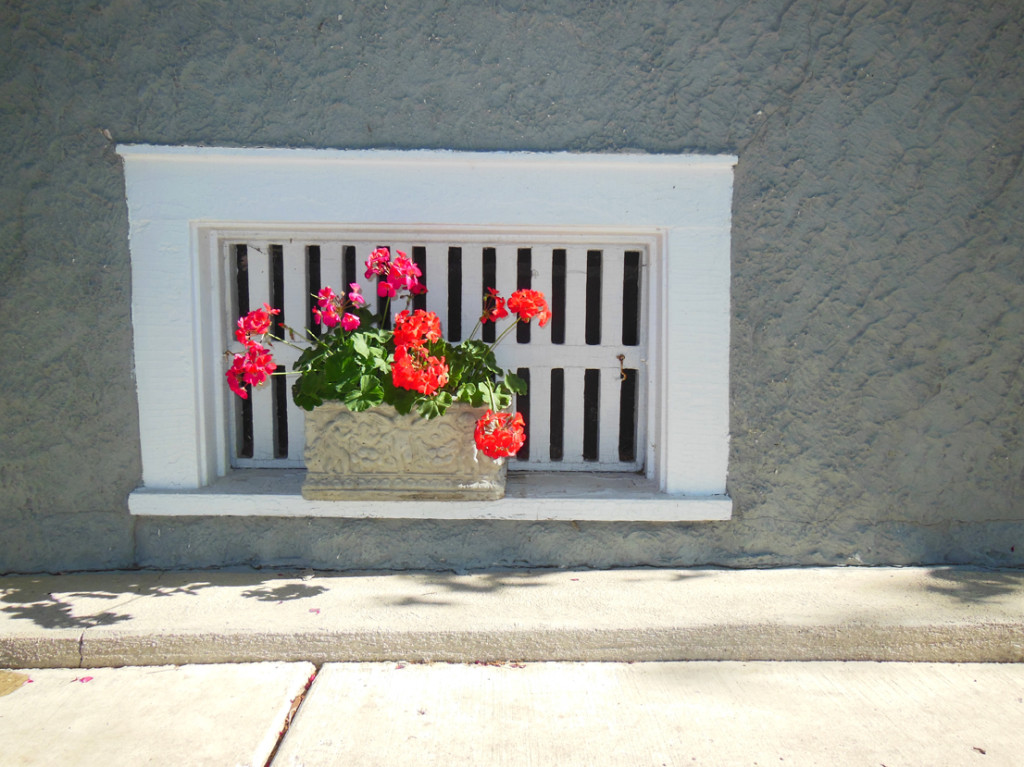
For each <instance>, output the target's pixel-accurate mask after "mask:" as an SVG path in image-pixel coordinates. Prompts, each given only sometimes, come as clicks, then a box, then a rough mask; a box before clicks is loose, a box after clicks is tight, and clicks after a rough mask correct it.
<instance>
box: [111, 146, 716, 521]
mask: <svg viewBox="0 0 1024 767" xmlns="http://www.w3.org/2000/svg"><path fill="white" fill-rule="evenodd" d="M118 153H119V154H120V155H121V157H122V158H123V160H124V165H125V181H126V195H127V201H128V211H129V225H130V235H129V238H130V243H129V244H130V248H131V259H132V288H133V292H132V321H133V329H134V339H135V364H136V375H137V382H138V400H139V421H140V440H141V446H142V461H143V486H142V487H141V488H139V489H137V490H136V491H134V492H133V493H132V494H131V496H130V498H129V508H130V510H131V512H132V513H133V514H148V515H189V516H214V515H235V516H239V515H241V516H256V515H262V516H342V517H397V518H448V519H531V520H533V519H569V520H607V521H613V520H632V521H673V520H712V519H728V518H729V517H730V516H731V513H732V501H731V500H730V499H729V497H728V496H727V495H726V494H725V486H726V472H727V462H728V448H729V431H728V427H729V412H728V392H729V311H730V306H729V258H730V227H731V206H732V178H733V167H734V165H735V163H736V158H735V157H733V156H704V155H582V154H567V153H557V154H537V153H466V152H441V151H412V152H403V151H335V150H299V149H219V148H209V147H164V146H140V145H131V146H120V147H118ZM370 243H375V244H389V245H391V246H392V247H395V248H399V249H402V250H406V251H408V252H412V251H413V250H414V249H415V250H416V252H417V255H418V257H420V258H422V259H423V263H424V264H426V271H427V277H426V279H427V286H428V289H429V290H430V292H429V293H428V300H429V302H430V303H428V308H430V309H433V310H434V311H437V312H438V313H439V314H441V315H442V317H445V316H446V315H445V313H444V312H446V311H447V302H448V301H449V300H451V298H452V295H453V294H454V293H455V292H456V291H457V290H459V288H458V286H457V285H454V286H453V285H449V284H448V281H447V280H448V278H447V274H448V272H447V271H446V269H445V266H446V265H447V264H448V263H449V261H448V260H447V259H449V257H450V255H451V254H452V253H454V252H456V251H458V253H459V254H460V258H461V259H462V260H461V261H459V263H460V264H461V266H460V267H459V268H460V269H461V270H462V271H461V275H462V277H461V278H460V279H461V295H462V296H463V297H465V299H466V300H465V301H463V303H462V305H463V307H464V308H463V310H462V311H463V314H464V316H465V317H466V318H467V319H466V320H465V322H464V323H463V324H465V323H467V322H468V321H469V318H471V317H472V315H473V314H474V313H478V309H475V308H473V307H472V296H473V295H479V289H478V288H477V286H476V282H477V281H478V280H479V279H480V273H481V269H484V270H486V269H488V268H490V269H491V270H493V271H494V272H495V279H496V280H497V282H498V283H499V284H498V288H499V290H502V292H503V293H505V294H506V295H507V293H508V292H511V290H513V289H515V280H516V276H515V275H516V269H517V268H518V269H520V270H521V269H523V260H522V259H523V254H524V253H525V254H526V259H527V261H526V269H527V270H528V271H529V272H530V273H532V279H533V282H532V285H533V287H535V288H538V289H542V290H545V292H548V291H549V290H550V289H552V288H553V287H555V286H557V285H559V284H561V285H562V286H563V288H562V292H563V294H564V296H565V297H564V301H565V304H566V305H565V308H564V311H565V315H566V321H565V327H564V330H563V331H561V332H562V334H563V336H562V338H561V340H560V341H558V340H557V339H556V340H554V341H553V340H552V339H551V338H550V337H548V336H546V335H545V333H544V331H538V329H537V328H533V330H532V332H531V339H530V342H529V343H527V344H520V343H511V344H510V343H508V339H506V342H505V343H503V344H502V345H501V346H499V347H498V351H499V353H500V355H501V362H502V364H504V365H506V366H508V367H525V368H527V369H529V370H530V374H531V400H530V403H529V408H530V413H531V419H532V421H533V422H534V424H533V425H534V426H536V429H534V428H531V430H530V433H531V435H535V436H532V437H531V446H530V454H529V456H528V457H527V458H526V459H525V460H523V461H512V462H511V463H510V468H511V469H512V471H511V473H510V475H509V482H508V490H507V496H506V498H505V499H503V500H500V501H491V502H464V503H431V502H375V503H367V502H353V503H348V502H327V501H321V502H317V501H307V500H304V499H303V498H302V497H301V495H300V493H299V487H300V484H301V479H302V462H301V449H300V444H301V418H302V415H301V413H302V411H301V410H298V409H297V408H293V407H292V408H290V409H289V410H288V412H287V413H284V412H282V414H281V415H280V418H282V419H283V420H280V421H279V423H280V424H281V429H285V430H286V431H287V432H288V434H290V436H288V437H282V438H281V439H280V440H277V442H276V443H275V444H276V445H277V447H273V446H271V447H268V446H267V445H266V444H265V440H266V437H264V442H259V439H257V445H256V446H255V448H252V447H246V448H245V449H240V448H239V444H240V440H239V433H238V432H239V426H238V423H239V421H238V414H237V412H236V402H235V398H234V397H233V396H232V395H231V394H230V392H229V391H228V389H227V387H226V385H225V383H224V371H225V370H226V364H227V363H226V362H225V360H224V356H223V352H224V351H225V350H226V349H228V348H229V347H230V346H231V330H232V328H233V323H234V316H233V314H234V313H235V312H236V311H237V295H235V294H234V293H233V290H234V289H235V287H234V286H235V284H236V282H237V275H236V274H235V273H234V272H233V270H234V269H235V268H236V261H237V256H238V253H239V250H238V249H239V247H241V248H244V249H245V250H244V251H242V252H244V253H245V252H248V253H251V254H252V261H253V263H254V264H256V266H254V267H253V271H254V273H255V274H256V275H257V277H255V278H253V277H251V276H250V277H249V278H248V279H250V280H254V282H253V283H252V284H253V285H256V286H257V287H255V288H254V289H253V290H252V291H251V293H252V294H251V295H250V297H249V302H250V305H252V306H258V305H259V304H260V303H262V301H263V300H266V299H268V298H269V297H270V294H269V292H268V293H266V294H265V296H264V293H263V292H261V291H263V287H261V286H263V285H264V284H265V283H266V280H265V278H264V277H263V276H261V275H263V274H264V272H263V271H260V270H264V271H265V270H268V269H271V268H272V265H271V264H270V262H269V261H268V263H267V264H263V265H259V264H260V259H261V258H262V257H264V256H266V257H267V258H268V259H278V265H277V268H278V269H282V268H283V269H284V270H285V272H288V273H290V274H291V275H292V276H291V277H290V278H289V279H291V280H292V283H291V284H292V285H293V287H292V288H290V293H289V294H286V295H285V296H284V298H283V300H285V301H288V302H290V303H291V304H292V305H294V306H299V305H300V303H301V294H302V290H301V289H300V288H296V287H294V286H295V285H298V286H302V285H303V280H306V279H308V273H307V272H305V271H304V270H305V269H307V268H308V267H309V264H310V263H314V261H311V260H310V258H311V254H315V263H316V267H315V268H316V269H318V270H320V274H321V282H323V283H326V284H332V280H333V284H335V285H340V284H341V279H342V278H343V275H344V274H345V272H344V271H343V270H344V268H345V267H344V260H345V258H346V253H351V252H352V251H353V250H354V251H355V252H356V258H357V259H358V264H359V265H360V267H361V263H362V260H363V259H365V257H366V255H367V254H366V253H365V252H363V250H365V249H366V247H368V246H369V244H370ZM250 249H251V251H250ZM347 257H348V258H349V260H350V261H351V258H352V256H351V255H348V256H347ZM481 259H482V261H481ZM488 259H490V261H488ZM247 261H248V259H247ZM514 262H515V263H514ZM481 263H482V264H483V266H481ZM488 263H490V266H489V267H488ZM560 264H561V266H560ZM595 264H596V266H595ZM282 265H283V266H282ZM348 268H349V272H348V273H351V265H350V266H349V267H348ZM332 270H333V271H332ZM595 270H596V271H595ZM335 272H337V274H335ZM357 272H358V277H359V278H362V269H361V268H358V269H357ZM624 273H625V274H626V275H627V276H626V278H625V285H626V288H625V289H624V290H625V292H626V293H627V294H628V293H630V288H629V285H630V284H633V285H635V288H634V289H633V290H634V292H635V294H636V295H635V300H634V301H633V302H632V303H630V301H628V300H627V301H626V302H625V304H624V303H623V300H622V291H621V290H620V288H621V286H622V285H623V279H624V278H623V274H624ZM594 274H597V275H598V278H597V279H598V282H599V283H601V284H602V285H603V289H604V291H605V292H604V293H600V292H597V293H593V294H592V295H591V297H590V298H589V299H587V298H581V297H580V286H585V285H586V282H587V280H588V279H594V277H593V275H594ZM630 275H632V276H630ZM630 280H633V283H631V282H630ZM267 290H269V288H268V289H267ZM615 291H619V292H617V293H616V292H615ZM556 292H557V289H556ZM609 295H610V296H611V297H610V298H609ZM289 296H290V297H289ZM549 298H550V294H549ZM588 302H589V303H590V304H591V306H590V308H589V312H590V314H591V316H592V317H594V318H596V319H595V322H596V325H595V326H594V327H597V328H598V330H596V331H593V332H596V333H597V335H596V336H594V337H593V338H591V337H590V335H592V331H588V330H587V329H586V328H584V323H585V320H584V317H585V316H587V312H588V309H587V306H586V304H587V303H588ZM442 304H443V305H442ZM624 307H625V308H624ZM286 311H287V310H286ZM299 311H301V310H299ZM624 311H625V313H626V314H630V313H633V312H635V318H634V319H635V323H636V325H635V327H636V331H635V337H633V338H632V339H627V338H625V335H621V334H620V333H619V328H620V326H622V323H623V318H622V314H623V312H624ZM581 312H582V314H581ZM296 313H298V312H297V311H293V313H292V314H293V316H294V315H295V314H296ZM455 313H456V314H458V311H457V310H456V312H455ZM289 324H294V320H292V321H290V323H289ZM464 332H468V329H467V330H466V331H464ZM626 335H628V334H626ZM620 356H621V359H619V357H620ZM552 371H556V373H555V374H552ZM623 371H625V373H624V372H623ZM623 375H627V377H630V376H631V377H632V384H631V387H632V388H631V389H630V392H629V394H628V397H627V395H625V394H623V395H622V402H623V403H627V401H628V405H627V404H623V405H622V411H623V412H625V411H627V410H628V411H629V414H630V415H629V416H628V417H627V416H621V414H620V412H619V411H618V410H616V411H615V412H614V413H612V412H611V410H608V411H607V412H605V411H604V410H602V411H601V414H600V415H598V416H593V415H592V412H593V410H594V409H593V408H586V409H585V408H584V407H583V405H582V403H583V396H582V391H583V389H582V388H581V387H583V386H584V385H585V386H587V387H588V388H587V391H588V392H589V394H587V396H588V397H592V398H596V399H595V400H594V401H595V402H596V401H600V402H601V403H611V402H613V401H614V400H615V399H616V398H617V397H619V394H620V391H621V389H620V384H619V381H620V380H621V377H622V376H623ZM556 390H557V391H560V392H561V394H560V395H552V392H553V391H556ZM558 396H560V397H561V402H562V404H561V405H560V406H558V405H556V408H557V407H560V408H561V409H560V410H559V411H558V415H559V419H553V418H551V409H550V405H551V403H552V402H555V401H556V400H557V399H558ZM259 397H260V398H262V400H261V401H262V402H263V406H264V407H269V405H267V404H266V403H267V402H269V398H271V397H272V394H271V393H270V392H269V390H268V391H266V392H262V393H260V394H259ZM257 404H258V403H257V402H256V398H254V408H255V409H257V412H260V411H259V410H258V408H257ZM603 407H604V405H603V404H602V408H603ZM585 411H586V412H587V413H591V415H585ZM267 412H269V410H268V411H267ZM268 418H269V416H267V417H262V416H260V415H257V416H256V417H255V423H256V427H255V428H256V432H257V433H259V432H260V430H261V429H262V432H263V433H264V434H267V433H269V431H272V429H269V427H268V426H267V423H268V420H267V419H268ZM588 418H590V419H593V418H597V420H598V421H599V425H598V426H595V425H594V424H593V423H589V424H587V423H585V422H586V420H587V419H588ZM630 419H632V420H630ZM556 420H560V421H561V426H556V425H555V421H556ZM275 423H278V422H277V421H275ZM260 424H262V426H261V425H260ZM285 424H286V425H285ZM585 426H586V428H585ZM549 427H550V428H549ZM250 428H251V427H250ZM588 430H589V433H590V434H591V435H592V436H591V437H584V436H583V434H584V432H585V431H588ZM613 432H614V433H615V434H614V436H612V434H613ZM598 433H599V435H598ZM631 440H632V442H631ZM250 441H251V440H250ZM555 441H557V442H558V451H557V452H556V450H555V449H554V447H552V444H553V443H554V442H555ZM585 442H587V444H585ZM623 445H625V448H624V447H623ZM553 456H554V457H553Z"/></svg>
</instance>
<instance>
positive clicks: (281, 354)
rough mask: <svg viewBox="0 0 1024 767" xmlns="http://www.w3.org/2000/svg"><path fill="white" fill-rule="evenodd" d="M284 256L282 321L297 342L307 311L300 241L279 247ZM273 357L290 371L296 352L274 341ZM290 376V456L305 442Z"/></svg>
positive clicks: (302, 418) (306, 283)
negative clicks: (294, 335) (292, 330)
mask: <svg viewBox="0 0 1024 767" xmlns="http://www.w3.org/2000/svg"><path fill="white" fill-rule="evenodd" d="M283 256H284V316H285V322H286V323H287V324H288V325H289V326H290V327H291V328H293V329H294V330H295V332H296V334H297V335H298V338H296V339H295V341H296V342H297V343H304V342H305V341H306V336H305V328H306V319H307V314H308V309H307V307H308V306H309V302H308V300H307V293H308V290H309V280H308V278H307V275H306V246H305V245H304V244H303V243H300V242H288V243H285V244H284V247H283ZM274 356H275V358H276V359H277V361H278V364H280V365H284V366H285V369H286V370H291V369H292V366H293V365H294V364H295V360H296V359H297V358H298V356H299V352H298V350H297V349H295V348H294V347H292V346H288V345H287V344H278V345H277V346H276V348H275V355H274ZM294 380H295V379H294V377H292V376H288V377H286V379H285V381H286V384H285V385H286V388H287V389H288V397H287V398H286V402H287V407H286V412H287V421H288V457H289V458H291V459H295V458H300V457H301V456H302V452H303V448H304V445H305V441H306V440H305V433H304V428H305V415H304V412H305V411H303V410H302V408H300V407H298V406H297V405H296V404H295V403H294V402H292V398H291V384H292V382H293V381H294Z"/></svg>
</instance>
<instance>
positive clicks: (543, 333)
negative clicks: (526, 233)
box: [530, 245, 554, 347]
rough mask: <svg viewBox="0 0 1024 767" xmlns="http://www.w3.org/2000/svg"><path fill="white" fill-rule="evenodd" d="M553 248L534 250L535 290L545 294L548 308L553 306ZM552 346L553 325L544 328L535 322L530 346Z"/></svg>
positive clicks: (543, 247)
mask: <svg viewBox="0 0 1024 767" xmlns="http://www.w3.org/2000/svg"><path fill="white" fill-rule="evenodd" d="M553 250H554V247H553V246H550V245H544V246H538V247H536V248H534V249H533V263H532V266H533V289H534V290H539V291H540V292H541V293H543V294H544V298H545V300H546V301H547V302H548V306H549V307H550V306H551V253H552V251H553ZM537 345H540V346H545V347H546V346H550V345H551V324H550V323H549V324H548V325H546V326H545V327H543V328H540V327H539V326H538V323H537V321H536V320H534V327H533V330H532V331H531V333H530V346H537Z"/></svg>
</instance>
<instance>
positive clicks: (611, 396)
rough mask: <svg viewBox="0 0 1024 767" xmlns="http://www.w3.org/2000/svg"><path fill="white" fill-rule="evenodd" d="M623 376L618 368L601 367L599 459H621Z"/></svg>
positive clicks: (609, 460)
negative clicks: (620, 434)
mask: <svg viewBox="0 0 1024 767" xmlns="http://www.w3.org/2000/svg"><path fill="white" fill-rule="evenodd" d="M621 382H622V376H621V374H620V373H619V371H618V369H617V368H611V369H609V368H602V369H601V386H600V395H599V396H600V402H599V405H600V408H599V412H600V413H601V420H600V425H599V426H598V431H597V434H598V460H599V461H600V462H601V463H606V464H614V463H618V461H619V404H620V398H621V397H620V395H621V392H622V383H621Z"/></svg>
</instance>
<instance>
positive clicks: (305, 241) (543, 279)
mask: <svg viewBox="0 0 1024 767" xmlns="http://www.w3.org/2000/svg"><path fill="white" fill-rule="evenodd" d="M380 246H387V247H390V248H391V249H392V250H393V251H394V250H402V251H405V252H406V253H408V254H409V256H410V257H412V258H413V260H414V261H416V263H417V264H418V265H419V267H420V269H421V270H422V271H423V274H424V276H423V281H424V282H425V283H426V285H427V289H428V292H427V294H426V295H425V296H418V297H416V298H415V299H414V300H415V303H414V304H413V306H414V307H415V308H423V309H427V310H430V311H433V312H436V313H437V314H438V316H440V317H441V322H442V330H443V331H444V334H445V337H446V338H448V339H449V340H451V341H453V342H457V341H460V340H463V339H464V338H466V337H467V336H468V335H469V334H470V333H471V332H473V329H474V327H475V326H476V325H477V320H478V318H479V316H480V307H481V296H482V294H483V291H484V289H485V288H486V287H488V286H493V287H496V288H497V289H498V290H499V291H500V292H501V293H502V295H504V296H506V297H507V296H508V295H509V294H511V293H512V291H514V290H516V289H517V288H524V287H529V288H533V289H535V290H540V291H542V292H543V293H544V294H545V295H546V296H547V297H548V301H549V304H550V306H551V308H552V310H553V314H554V316H553V319H552V321H551V322H550V323H549V324H548V325H547V326H546V327H544V328H540V327H538V326H537V323H536V322H534V323H532V324H531V325H530V326H520V327H519V328H518V329H517V330H516V331H513V332H512V333H511V334H510V335H509V336H507V337H506V338H505V339H504V340H503V341H502V343H501V344H499V345H498V347H497V349H496V354H497V357H498V360H499V364H501V365H502V366H503V367H505V368H509V369H512V370H515V371H516V372H517V373H518V374H519V375H520V376H522V377H523V378H525V379H527V381H528V382H529V394H528V395H527V396H524V397H519V398H517V402H516V404H515V406H516V409H517V410H519V411H520V412H522V413H523V416H524V418H525V419H526V422H527V443H526V445H525V446H524V447H523V449H522V450H521V451H520V453H519V455H518V456H517V457H516V458H515V459H513V460H511V461H510V462H509V467H510V469H513V470H516V469H541V470H560V471H581V470H582V471H633V472H635V471H642V470H643V468H644V462H645V455H646V449H645V445H646V443H647V439H646V422H647V419H646V402H645V399H646V394H645V393H646V390H647V387H646V386H643V385H640V384H641V382H642V381H645V380H646V378H647V374H648V372H647V353H646V348H647V329H646V323H645V322H644V321H643V319H642V318H643V317H644V314H645V309H644V305H645V303H646V301H647V300H648V299H647V297H646V294H647V290H646V282H647V280H646V274H647V266H648V263H649V257H648V244H647V243H646V242H643V241H642V240H641V241H631V240H629V239H624V240H621V241H619V240H615V239H614V238H611V239H602V240H599V241H589V240H580V239H572V238H570V239H569V240H566V241H561V242H551V241H550V240H543V239H536V238H532V239H531V238H529V237H525V236H523V234H522V233H519V234H518V235H517V236H515V237H512V236H506V237H504V238H502V237H496V238H495V239H493V240H485V239H482V238H480V237H479V236H477V237H474V238H462V239H459V238H451V237H444V238H437V237H435V238H433V239H427V240H423V239H419V238H417V237H415V235H410V236H397V237H396V236H394V235H393V234H392V235H390V236H376V237H375V236H373V234H372V233H370V234H367V233H362V235H361V236H352V235H347V236H339V237H335V238H332V237H324V236H323V235H321V236H318V237H302V236H299V235H294V236H282V233H280V232H274V233H262V236H261V233H256V234H255V235H249V236H246V237H245V238H241V239H240V238H230V237H227V238H223V239H222V240H221V241H220V251H221V257H222V259H223V264H224V269H225V272H224V279H223V284H224V285H225V286H227V290H228V292H229V295H228V296H227V297H226V298H227V300H226V301H225V302H224V305H225V307H226V308H227V309H228V313H227V314H226V316H225V317H224V323H225V332H224V337H225V338H226V339H227V338H230V336H231V331H232V328H233V327H234V323H235V319H236V318H237V317H238V316H239V315H241V314H244V313H245V312H246V311H248V310H249V309H251V308H255V307H259V306H261V305H262V304H263V303H269V304H271V305H273V306H276V307H279V308H281V309H282V315H281V316H280V317H279V318H278V319H279V320H280V321H281V322H283V323H285V324H287V325H289V326H291V327H293V328H295V329H297V330H298V329H302V328H309V329H310V330H311V331H312V332H316V326H315V323H314V322H313V320H312V318H311V312H310V310H311V308H312V306H313V305H314V302H315V298H314V297H313V296H314V295H315V293H316V291H317V290H319V288H320V287H321V286H323V285H331V286H332V287H334V288H335V289H337V290H340V289H342V288H343V287H344V286H347V285H348V284H349V283H353V282H356V283H359V284H360V285H361V286H362V291H363V294H364V295H366V296H371V297H372V296H376V287H375V284H374V283H373V282H372V281H371V280H369V279H367V278H366V277H365V276H364V271H365V267H364V261H365V259H366V256H367V255H368V254H369V253H370V251H372V250H373V249H374V248H376V247H380ZM373 279H375V278H373ZM371 300H372V298H371ZM403 308H404V302H401V303H393V304H392V305H391V307H390V309H391V315H392V317H393V316H394V314H396V313H397V312H398V311H401V309H403ZM509 321H510V320H509V319H506V320H505V321H504V322H503V323H500V324H499V327H498V328H497V332H500V331H501V329H502V328H504V327H505V323H508V322H509ZM481 330H482V334H483V335H482V338H483V340H484V341H493V340H494V336H495V330H496V329H495V326H494V325H493V324H488V325H486V326H485V327H483V328H482V329H477V337H481ZM275 350H276V351H275V359H277V361H278V363H279V365H280V366H281V367H280V368H279V369H280V370H290V369H291V366H292V363H293V362H294V360H295V357H296V356H297V354H298V352H297V351H296V350H294V349H292V348H289V347H287V346H285V345H283V344H278V345H276V346H275ZM293 381H294V379H293V378H291V377H290V376H288V377H285V376H276V377H274V378H273V379H271V385H268V386H263V387H260V388H258V389H257V390H255V391H254V392H253V393H252V397H251V398H250V399H249V400H240V399H237V398H234V403H235V416H234V418H233V419H232V435H231V442H232V465H234V466H236V467H239V468H252V467H258V468H274V467H277V468H292V467H302V466H303V460H302V450H303V442H304V440H303V423H304V411H303V410H302V409H301V408H298V407H296V406H295V404H294V403H293V402H292V400H291V384H292V382H293Z"/></svg>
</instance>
